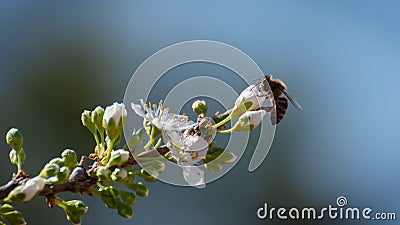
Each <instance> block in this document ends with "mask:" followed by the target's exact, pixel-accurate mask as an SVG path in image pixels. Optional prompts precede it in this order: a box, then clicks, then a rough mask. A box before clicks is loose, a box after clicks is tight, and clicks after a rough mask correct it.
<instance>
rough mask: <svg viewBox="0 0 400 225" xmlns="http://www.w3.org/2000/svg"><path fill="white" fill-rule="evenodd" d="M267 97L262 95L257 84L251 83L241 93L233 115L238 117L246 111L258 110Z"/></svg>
mask: <svg viewBox="0 0 400 225" xmlns="http://www.w3.org/2000/svg"><path fill="white" fill-rule="evenodd" d="M264 101H265V97H263V96H261V94H260V93H259V92H258V89H257V87H256V86H255V85H250V86H249V87H247V88H246V89H244V90H243V91H242V93H240V95H239V97H238V98H237V99H236V101H235V107H234V108H233V110H232V117H233V118H235V117H238V116H240V115H242V114H243V113H245V112H246V111H250V110H256V109H259V108H260V107H261V105H262V104H263V102H264Z"/></svg>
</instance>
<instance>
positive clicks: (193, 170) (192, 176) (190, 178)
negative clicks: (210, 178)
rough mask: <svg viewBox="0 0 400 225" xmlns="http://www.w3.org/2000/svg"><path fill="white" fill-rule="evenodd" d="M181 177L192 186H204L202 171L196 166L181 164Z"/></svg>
mask: <svg viewBox="0 0 400 225" xmlns="http://www.w3.org/2000/svg"><path fill="white" fill-rule="evenodd" d="M182 170H183V171H182V173H183V178H184V179H185V181H186V182H187V183H188V184H189V185H190V186H192V187H196V188H204V187H206V184H205V183H204V171H203V170H201V169H199V168H198V167H196V166H187V165H186V166H182Z"/></svg>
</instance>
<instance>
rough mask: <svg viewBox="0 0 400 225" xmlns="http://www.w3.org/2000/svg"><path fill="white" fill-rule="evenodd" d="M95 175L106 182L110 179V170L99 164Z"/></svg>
mask: <svg viewBox="0 0 400 225" xmlns="http://www.w3.org/2000/svg"><path fill="white" fill-rule="evenodd" d="M96 176H97V177H98V178H99V180H100V181H103V182H106V183H108V182H110V180H111V171H110V170H109V169H108V168H106V167H105V166H99V167H98V168H97V170H96Z"/></svg>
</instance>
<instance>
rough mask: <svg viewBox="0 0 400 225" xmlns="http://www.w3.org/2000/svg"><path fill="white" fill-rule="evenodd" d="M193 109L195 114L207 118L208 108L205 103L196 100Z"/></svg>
mask: <svg viewBox="0 0 400 225" xmlns="http://www.w3.org/2000/svg"><path fill="white" fill-rule="evenodd" d="M192 109H193V112H195V113H196V114H197V115H200V116H201V117H205V116H206V114H207V110H208V106H207V103H206V102H205V101H203V100H196V101H195V102H193V104H192Z"/></svg>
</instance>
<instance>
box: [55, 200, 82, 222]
mask: <svg viewBox="0 0 400 225" xmlns="http://www.w3.org/2000/svg"><path fill="white" fill-rule="evenodd" d="M58 206H60V207H61V208H62V209H63V210H64V212H65V214H67V219H68V221H70V222H71V223H73V224H80V223H81V216H82V215H83V214H86V213H87V211H88V207H87V206H86V205H85V203H83V202H82V201H80V200H71V201H62V202H61V203H59V204H58Z"/></svg>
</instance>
